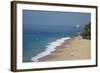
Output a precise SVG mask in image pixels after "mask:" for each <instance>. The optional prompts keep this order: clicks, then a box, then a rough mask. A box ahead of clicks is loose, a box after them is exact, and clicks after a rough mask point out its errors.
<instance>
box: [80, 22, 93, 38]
mask: <svg viewBox="0 0 100 73" xmlns="http://www.w3.org/2000/svg"><path fill="white" fill-rule="evenodd" d="M82 36H83V38H85V39H91V23H88V24H87V25H86V26H85V27H84V31H83V33H82Z"/></svg>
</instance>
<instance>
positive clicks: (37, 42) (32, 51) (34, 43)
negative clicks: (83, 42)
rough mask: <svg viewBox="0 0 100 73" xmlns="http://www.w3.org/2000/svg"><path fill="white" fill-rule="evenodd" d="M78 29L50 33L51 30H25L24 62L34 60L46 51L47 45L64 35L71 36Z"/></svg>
mask: <svg viewBox="0 0 100 73" xmlns="http://www.w3.org/2000/svg"><path fill="white" fill-rule="evenodd" d="M79 31H80V30H79V29H78V30H77V31H70V32H66V33H50V32H36V31H35V32H34V31H30V30H27V31H24V32H23V62H32V60H31V58H32V57H35V56H36V55H37V54H39V53H41V52H43V51H45V49H46V46H47V45H48V44H49V43H51V42H54V41H56V40H57V39H60V38H63V37H71V36H73V35H74V34H75V33H77V32H79Z"/></svg>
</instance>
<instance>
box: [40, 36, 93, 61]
mask: <svg viewBox="0 0 100 73" xmlns="http://www.w3.org/2000/svg"><path fill="white" fill-rule="evenodd" d="M90 42H91V40H88V39H83V38H82V37H81V36H80V35H78V36H75V37H73V38H72V39H71V40H70V41H65V42H64V43H63V44H62V45H61V46H58V47H57V48H56V50H55V51H54V52H52V53H51V54H50V55H47V56H45V57H43V58H40V59H39V61H40V62H41V61H64V60H83V59H90V58H91V44H90Z"/></svg>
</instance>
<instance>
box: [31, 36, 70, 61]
mask: <svg viewBox="0 0 100 73" xmlns="http://www.w3.org/2000/svg"><path fill="white" fill-rule="evenodd" d="M68 39H70V37H63V38H60V39H57V40H56V41H53V42H51V43H48V45H47V46H46V49H45V50H44V51H43V52H41V53H39V54H37V55H36V56H34V57H32V58H31V61H33V62H38V61H39V59H40V58H42V57H45V56H47V55H49V54H51V53H52V52H53V51H55V50H56V47H58V46H61V45H62V44H63V43H64V41H65V40H68Z"/></svg>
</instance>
